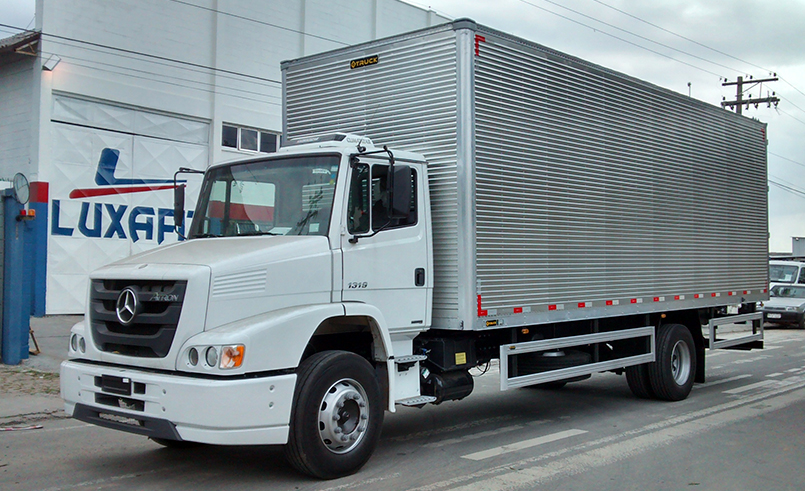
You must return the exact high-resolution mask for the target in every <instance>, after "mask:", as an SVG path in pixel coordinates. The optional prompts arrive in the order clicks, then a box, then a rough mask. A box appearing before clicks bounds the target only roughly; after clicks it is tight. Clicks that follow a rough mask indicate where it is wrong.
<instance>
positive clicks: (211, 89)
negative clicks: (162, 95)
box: [43, 52, 280, 106]
mask: <svg viewBox="0 0 805 491" xmlns="http://www.w3.org/2000/svg"><path fill="white" fill-rule="evenodd" d="M43 54H53V53H48V52H43ZM58 56H60V57H62V59H63V60H65V61H69V62H70V63H71V64H72V65H73V66H79V67H82V68H87V69H90V70H96V71H100V72H104V73H111V74H116V75H120V72H119V71H112V70H107V69H105V68H99V67H98V66H93V65H86V64H82V63H76V62H75V61H72V60H78V61H83V62H86V63H93V64H96V65H102V66H107V67H111V68H116V69H119V70H127V71H130V72H134V73H141V74H143V75H150V76H151V77H145V76H137V75H132V74H130V73H127V74H125V76H127V77H131V78H135V79H140V80H148V81H151V82H154V83H161V84H165V85H172V86H175V87H182V88H185V89H191V90H198V91H202V92H207V93H210V94H218V95H229V96H233V95H236V96H237V97H238V98H242V99H245V100H249V101H253V102H260V103H263V104H271V105H275V106H279V105H280V103H279V102H271V101H267V100H260V99H254V98H250V97H246V96H244V95H242V94H252V95H256V96H258V97H266V98H270V99H279V97H278V96H273V95H270V94H266V93H264V92H255V91H251V90H246V89H240V88H235V87H227V86H225V85H221V84H211V83H209V82H203V81H200V80H188V79H186V78H179V77H174V76H170V75H165V74H164V73H156V72H151V71H148V70H139V69H136V68H130V67H124V66H120V65H115V64H112V63H104V62H101V61H95V60H88V59H86V58H80V57H76V56H69V55H58ZM156 77H163V78H166V79H173V80H178V81H179V82H180V83H176V82H169V81H166V80H159V79H158V78H156ZM188 84H194V85H202V86H206V87H209V89H205V88H203V87H194V86H191V85H188ZM215 89H226V90H231V91H235V92H237V93H236V94H227V93H224V92H220V91H218V90H215Z"/></svg>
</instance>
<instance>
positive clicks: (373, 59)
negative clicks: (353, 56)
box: [349, 55, 380, 70]
mask: <svg viewBox="0 0 805 491" xmlns="http://www.w3.org/2000/svg"><path fill="white" fill-rule="evenodd" d="M378 63H380V57H379V56H378V55H373V56H367V57H366V58H361V59H360V60H352V61H350V62H349V68H350V70H353V69H355V68H361V67H365V66H369V65H377V64H378Z"/></svg>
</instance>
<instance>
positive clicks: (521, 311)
mask: <svg viewBox="0 0 805 491" xmlns="http://www.w3.org/2000/svg"><path fill="white" fill-rule="evenodd" d="M514 313H515V314H522V313H523V308H522V307H515V308H514Z"/></svg>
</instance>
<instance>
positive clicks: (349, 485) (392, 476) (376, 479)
mask: <svg viewBox="0 0 805 491" xmlns="http://www.w3.org/2000/svg"><path fill="white" fill-rule="evenodd" d="M400 476H401V474H400V473H399V472H395V473H393V474H389V475H387V476H380V477H373V478H371V479H364V480H362V481H356V482H351V483H347V484H341V485H340V486H334V487H332V488H324V489H322V490H321V491H337V490H339V489H355V488H360V487H363V486H366V485H369V484H377V483H379V482H383V481H387V480H389V479H397V478H398V477H400ZM297 489H298V487H297Z"/></svg>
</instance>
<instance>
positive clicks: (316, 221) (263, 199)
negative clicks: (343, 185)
mask: <svg viewBox="0 0 805 491" xmlns="http://www.w3.org/2000/svg"><path fill="white" fill-rule="evenodd" d="M338 164H339V156H336V155H321V156H306V157H288V158H278V159H266V160H261V161H252V162H245V163H238V164H232V165H229V166H223V167H218V168H216V169H213V170H211V171H210V172H208V173H207V175H206V176H205V179H204V184H203V185H202V188H201V194H200V196H199V200H198V205H197V206H196V211H195V214H194V216H193V225H192V228H191V230H190V235H189V238H191V239H194V238H200V237H232V236H245V235H327V232H328V228H329V225H330V211H331V210H332V207H333V197H334V192H335V181H336V175H337V174H338Z"/></svg>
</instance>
